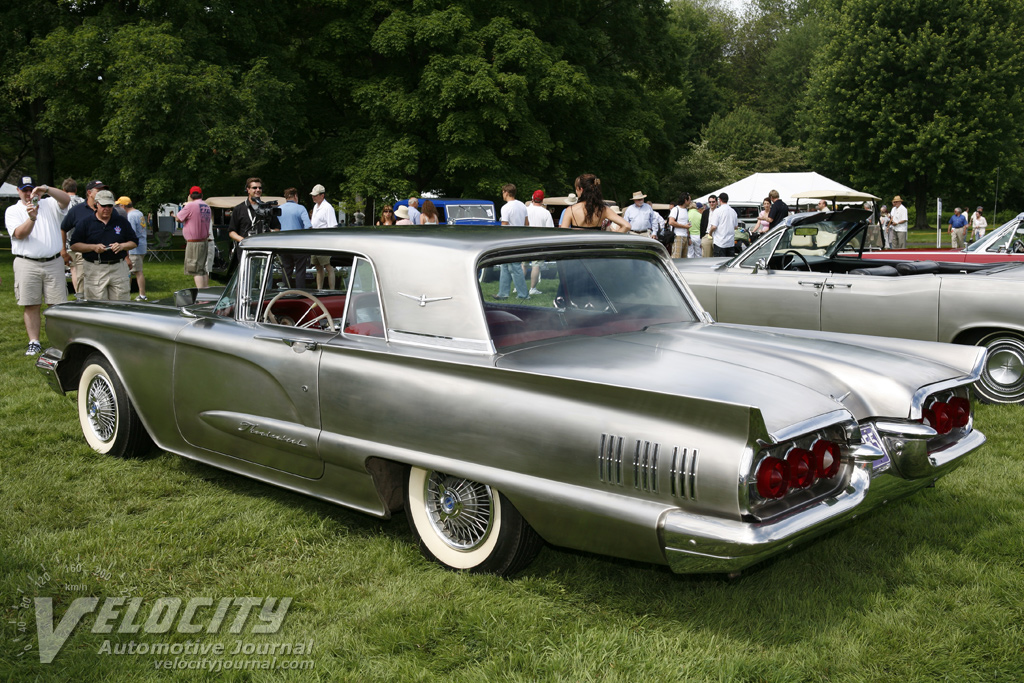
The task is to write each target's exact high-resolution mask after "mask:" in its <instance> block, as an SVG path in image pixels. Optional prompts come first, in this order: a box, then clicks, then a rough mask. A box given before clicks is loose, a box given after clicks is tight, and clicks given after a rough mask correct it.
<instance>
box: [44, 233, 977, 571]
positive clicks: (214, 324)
mask: <svg viewBox="0 0 1024 683" xmlns="http://www.w3.org/2000/svg"><path fill="white" fill-rule="evenodd" d="M243 249H244V251H245V253H246V254H252V255H255V254H257V253H260V254H266V253H268V252H273V251H275V250H277V249H300V250H304V249H308V250H311V251H323V250H325V249H337V250H338V251H339V252H344V253H346V254H354V255H356V256H358V257H361V258H363V259H365V260H366V261H367V262H369V263H370V264H372V265H373V268H374V270H375V277H376V281H377V283H378V285H379V289H380V291H381V303H382V308H383V314H384V319H385V322H386V329H387V332H388V334H387V336H386V338H375V337H367V336H359V335H351V334H343V333H340V332H335V331H330V330H319V329H301V328H294V327H286V326H282V325H275V324H267V323H262V322H253V321H249V320H243V319H241V318H242V317H243V316H244V314H245V313H244V311H243V308H244V307H243V306H241V305H239V306H237V309H238V310H237V311H236V314H237V316H238V318H239V319H235V318H231V317H221V316H218V315H215V314H214V305H213V304H209V303H206V304H197V305H194V306H191V307H186V308H183V309H181V310H179V309H176V308H174V307H171V306H164V305H153V304H135V303H128V302H125V303H113V302H78V303H71V304H68V305H66V306H60V307H55V308H53V309H49V311H48V312H47V333H48V336H49V339H50V340H51V341H52V342H53V344H54V346H55V347H56V349H54V350H51V351H49V352H48V353H47V357H46V361H47V362H46V363H44V364H43V365H45V366H46V367H43V366H42V365H40V369H41V370H42V371H43V372H44V374H46V375H47V377H48V379H50V380H51V381H52V383H53V385H54V386H55V387H58V388H60V389H62V390H64V391H68V390H74V389H75V388H76V384H75V381H76V377H77V373H78V372H79V371H80V368H81V365H82V363H83V361H84V359H85V357H86V355H87V354H88V353H92V352H99V353H102V354H104V355H105V356H106V357H107V358H108V359H109V360H110V362H111V363H112V365H113V367H114V369H115V371H116V372H117V374H118V376H119V377H121V379H122V380H123V383H124V385H125V387H126V390H127V392H128V394H129V397H130V398H131V400H132V402H133V403H134V405H135V406H136V408H137V410H138V412H139V414H140V417H141V418H142V420H143V423H144V425H145V426H146V428H147V430H148V431H149V433H150V435H151V436H152V437H153V439H154V440H155V442H156V443H157V444H158V445H159V446H160V447H161V448H162V449H165V450H168V451H171V452H174V453H178V454H181V455H183V456H185V457H189V458H192V459H195V460H198V461H201V462H204V463H208V464H210V465H213V466H216V467H221V468H223V469H226V470H229V471H232V472H236V473H239V474H242V475H245V476H249V477H253V478H255V479H258V480H261V481H265V482H268V483H272V484H274V485H278V486H282V487H284V488H287V489H289V490H292V491H296V492H300V493H304V494H307V495H311V496H315V497H318V498H322V499H325V500H328V501H331V502H335V503H338V504H342V505H347V506H350V507H352V508H355V509H358V510H361V511H364V512H367V513H369V514H374V515H379V516H384V517H386V516H388V515H390V514H391V513H392V511H393V507H391V506H390V505H389V503H388V496H386V495H384V494H383V493H382V491H381V489H380V486H381V482H380V481H379V480H378V479H377V478H376V477H375V476H374V468H373V467H372V465H371V464H370V463H371V462H376V460H373V459H380V460H383V461H387V462H390V463H396V464H397V465H398V466H417V467H424V468H428V469H437V470H441V471H445V472H449V473H452V474H456V475H461V476H465V477H468V478H470V479H473V480H476V481H480V482H483V483H486V484H488V485H491V486H494V487H496V488H498V489H499V490H500V491H502V492H503V493H504V494H505V495H506V496H507V497H508V498H509V500H511V501H512V503H513V504H514V505H515V506H516V508H517V509H518V510H519V511H520V512H521V514H522V515H523V517H524V518H525V519H526V520H527V521H528V522H529V523H530V524H531V525H532V526H533V527H534V528H535V529H536V530H537V531H538V533H540V534H541V536H543V537H544V538H545V539H546V540H548V541H549V542H551V543H554V544H557V545H564V546H567V547H571V548H577V549H581V550H586V551H591V552H597V553H603V554H608V555H614V556H619V557H625V558H632V559H637V560H643V561H649V562H658V563H666V562H670V560H671V563H672V564H673V567H674V568H675V569H677V570H678V571H708V570H712V569H714V568H717V569H718V570H722V569H728V568H731V567H735V566H737V561H736V560H734V559H730V558H732V557H733V556H735V557H742V560H741V561H740V562H739V563H740V564H743V563H749V562H750V561H751V558H752V557H755V556H756V557H757V558H763V557H766V556H767V555H769V554H771V553H774V552H778V551H779V550H782V549H783V547H782V546H777V545H774V543H775V542H774V541H773V545H771V547H769V548H767V549H765V548H761V550H763V551H764V552H761V551H757V552H748V551H747V550H743V549H742V548H745V544H746V541H745V540H744V539H745V538H746V536H745V535H744V534H746V533H748V532H744V533H741V534H738V535H737V536H736V540H737V543H739V544H740V546H737V548H738V549H737V551H736V552H735V553H732V554H730V553H729V552H719V554H718V557H720V559H721V562H719V563H718V564H717V565H715V564H714V563H713V562H711V561H705V559H702V558H698V559H693V557H697V556H698V555H700V553H699V552H698V554H697V555H694V556H693V557H691V556H690V555H687V556H686V558H684V559H678V558H679V549H676V548H674V546H671V544H669V545H667V541H666V539H667V538H671V539H675V540H672V543H675V542H676V541H677V540H679V539H681V538H682V535H681V534H685V533H690V532H688V531H686V528H687V527H686V525H685V524H683V523H682V522H680V520H681V519H688V518H690V517H692V519H694V520H701V519H713V520H719V521H720V522H721V523H722V524H725V525H726V527H725V528H736V529H740V528H746V527H745V526H744V525H749V522H745V521H743V519H744V514H745V498H744V495H745V494H743V491H744V490H745V489H744V487H745V486H746V483H745V482H747V481H748V479H749V476H750V471H749V470H750V467H751V463H752V458H753V457H754V454H755V453H756V452H757V451H758V449H760V448H761V447H762V445H763V444H771V443H773V442H775V441H781V440H787V439H791V438H794V437H795V436H798V435H800V434H803V433H808V432H811V431H813V430H815V429H819V428H823V427H827V426H829V425H838V424H846V423H855V422H858V421H859V422H864V421H868V420H872V419H875V418H878V417H885V418H889V419H895V420H907V419H915V418H918V417H920V406H919V405H917V403H916V401H918V402H919V400H920V399H919V397H920V396H921V395H922V391H923V392H925V393H928V390H927V387H929V386H944V385H946V384H949V383H953V384H965V383H969V382H971V381H973V380H974V379H976V377H977V367H976V366H977V365H978V361H979V353H980V352H979V351H974V350H965V349H962V348H955V347H951V346H948V345H939V344H930V343H926V342H904V343H901V344H899V345H897V344H896V343H895V342H894V341H893V340H888V339H880V338H876V337H861V336H850V335H839V334H830V333H827V332H797V331H793V330H788V331H787V330H779V329H770V328H759V327H750V326H743V325H725V324H719V323H710V322H708V318H707V316H706V314H705V312H704V311H703V310H702V309H701V307H700V305H699V304H698V303H697V301H698V297H695V296H694V294H693V293H692V292H691V291H690V290H689V289H688V288H687V287H686V285H685V284H684V283H683V281H682V279H681V278H680V276H679V273H678V271H676V270H675V269H673V268H672V267H671V265H670V263H669V262H668V260H667V258H666V257H665V252H664V250H663V249H662V247H661V246H660V245H657V244H656V243H655V242H654V241H653V240H649V239H645V238H639V237H632V236H628V235H625V236H622V235H615V234H610V233H602V234H596V235H585V236H581V235H579V234H576V233H571V232H568V231H559V230H554V231H544V230H514V229H513V230H465V231H462V230H455V229H440V230H416V231H407V232H402V231H396V230H390V229H388V230H337V231H334V230H323V231H317V232H316V234H315V235H314V234H303V233H302V232H298V233H289V234H272V235H263V236H259V237H254V238H250V239H248V240H246V241H245V243H243ZM567 252H572V253H574V254H575V253H584V254H590V253H592V254H598V255H600V254H614V255H616V256H629V255H630V254H634V253H635V254H643V255H645V258H654V259H655V260H657V261H659V262H660V263H661V264H662V267H663V268H664V272H665V274H666V275H667V276H668V277H669V278H671V279H672V281H673V282H675V283H676V284H677V285H678V288H679V295H680V297H681V298H682V299H683V300H684V301H685V302H686V303H687V304H688V305H689V307H690V308H691V309H692V311H693V314H694V317H695V319H696V320H697V322H690V323H673V324H664V325H655V326H652V327H650V328H645V329H644V330H642V331H636V332H626V333H619V334H609V335H607V336H598V337H585V336H579V337H563V338H559V339H555V340H548V341H546V342H540V343H535V344H525V345H523V346H520V347H514V348H511V349H509V350H507V351H506V352H504V353H496V352H495V351H494V345H493V343H492V340H491V338H490V332H489V329H488V326H487V321H486V318H485V315H484V306H483V302H482V301H481V296H480V289H479V284H478V280H477V272H478V269H479V267H480V264H481V263H482V262H488V259H492V258H493V257H496V256H501V255H505V256H508V255H515V256H516V257H518V256H519V254H523V258H524V260H526V258H527V256H529V257H538V256H541V257H542V256H544V255H550V254H560V253H567ZM248 258H249V257H248V256H243V262H242V266H241V268H240V275H239V277H240V278H242V281H243V282H245V281H246V280H245V278H246V277H247V270H246V269H247V265H246V264H247V259H248ZM716 275H717V273H716ZM748 276H749V273H748ZM698 291H699V290H698ZM424 297H425V298H424ZM350 298H351V297H350ZM427 299H429V300H431V301H430V303H428V304H426V305H423V303H422V302H423V301H424V300H427ZM431 340H436V342H432V341H431ZM453 340H456V341H459V340H461V341H460V342H459V343H457V344H453ZM463 342H466V343H463ZM915 412H916V414H915ZM978 436H979V437H980V435H978ZM980 438H981V439H982V440H983V437H980ZM972 443H974V444H975V445H973V446H972V448H974V447H977V445H980V444H978V443H977V442H976V441H975V442H972ZM967 450H970V449H967ZM965 452H966V451H965ZM959 455H960V454H956V455H953V456H948V457H946V458H945V459H943V460H942V462H941V466H942V467H944V468H951V467H953V466H955V465H956V464H959V460H958V458H959ZM938 467H939V465H936V468H938ZM908 483H913V484H914V486H915V487H916V485H917V482H916V481H915V482H908ZM912 488H913V487H912ZM853 507H856V505H854V506H853ZM680 515H682V517H680ZM816 515H817V513H812V512H808V516H807V517H806V519H808V520H812V519H813V520H817V517H816ZM667 519H671V520H673V521H672V526H671V528H672V534H675V536H672V535H666V520H667ZM801 519H804V518H803V517H801ZM808 524H810V526H812V527H814V529H815V531H816V532H817V531H818V528H819V526H820V525H824V527H823V528H830V525H831V524H832V522H831V521H829V520H820V521H814V522H813V523H810V522H808ZM729 525H732V526H729ZM698 526H699V525H698ZM806 533H807V532H806V530H803V527H801V531H800V532H799V534H800V535H803V534H806ZM690 537H692V533H691V536H689V537H687V538H690ZM773 538H774V537H773ZM684 542H688V541H679V543H680V544H681V543H684ZM683 550H684V551H686V550H687V549H685V548H684V549H683ZM683 555H686V552H683ZM673 558H675V559H673Z"/></svg>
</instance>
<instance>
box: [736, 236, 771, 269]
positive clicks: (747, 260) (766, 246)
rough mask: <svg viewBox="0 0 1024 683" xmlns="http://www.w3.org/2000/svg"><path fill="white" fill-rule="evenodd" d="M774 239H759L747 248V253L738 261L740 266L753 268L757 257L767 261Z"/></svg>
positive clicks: (769, 257)
mask: <svg viewBox="0 0 1024 683" xmlns="http://www.w3.org/2000/svg"><path fill="white" fill-rule="evenodd" d="M776 241H777V240H776V239H767V240H761V241H759V242H757V243H755V244H754V246H753V247H752V248H750V249H748V250H747V255H746V256H745V257H744V258H743V260H742V261H741V262H740V267H741V268H753V267H754V264H755V263H757V260H758V259H764V260H765V261H768V260H769V259H771V257H772V250H773V249H774V248H775V242H776Z"/></svg>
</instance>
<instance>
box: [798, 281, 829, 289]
mask: <svg viewBox="0 0 1024 683" xmlns="http://www.w3.org/2000/svg"><path fill="white" fill-rule="evenodd" d="M797 284H799V285H803V286H804V287H814V288H815V289H821V288H822V287H824V286H825V283H824V282H810V281H809V280H797Z"/></svg>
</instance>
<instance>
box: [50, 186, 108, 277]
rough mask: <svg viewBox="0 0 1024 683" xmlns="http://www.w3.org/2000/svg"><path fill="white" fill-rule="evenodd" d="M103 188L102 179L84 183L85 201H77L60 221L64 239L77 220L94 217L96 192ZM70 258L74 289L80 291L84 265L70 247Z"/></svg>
mask: <svg viewBox="0 0 1024 683" xmlns="http://www.w3.org/2000/svg"><path fill="white" fill-rule="evenodd" d="M105 189H107V186H106V184H105V183H104V182H103V181H102V180H90V181H89V182H88V183H86V185H85V201H84V202H78V203H77V204H75V205H74V206H72V207H71V209H70V210H69V211H68V212H67V214H65V216H64V220H63V221H61V224H60V231H61V233H63V235H64V240H65V241H67V239H68V236H69V235H70V234H71V233H73V232H74V231H75V226H76V225H78V223H79V222H88V221H91V220H92V219H93V218H95V217H96V193H97V192H99V191H100V190H105ZM70 259H71V260H70V264H71V268H72V272H73V273H74V278H75V291H76V292H78V293H82V291H83V289H84V287H85V284H84V282H85V266H84V265H83V264H84V261H83V259H82V254H81V253H80V252H77V251H75V250H74V249H72V250H71V254H70Z"/></svg>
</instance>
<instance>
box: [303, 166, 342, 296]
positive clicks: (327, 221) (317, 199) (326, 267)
mask: <svg viewBox="0 0 1024 683" xmlns="http://www.w3.org/2000/svg"><path fill="white" fill-rule="evenodd" d="M326 192H327V190H325V189H324V186H323V185H320V184H319V183H318V184H316V185H314V186H313V191H312V192H310V193H309V194H310V195H312V196H313V204H314V206H313V217H312V218H311V219H310V222H311V223H312V224H313V229H314V230H322V229H324V228H334V227H337V225H338V217H337V215H335V213H334V206H332V205H331V203H330V202H325V201H324V195H325V194H326ZM311 261H312V263H313V265H314V266H315V267H316V288H317V289H323V288H324V273H326V274H327V284H328V285H329V287H330V288H331V289H334V283H335V275H334V268H332V267H331V257H330V256H329V255H320V254H313V258H312V260H311Z"/></svg>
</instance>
